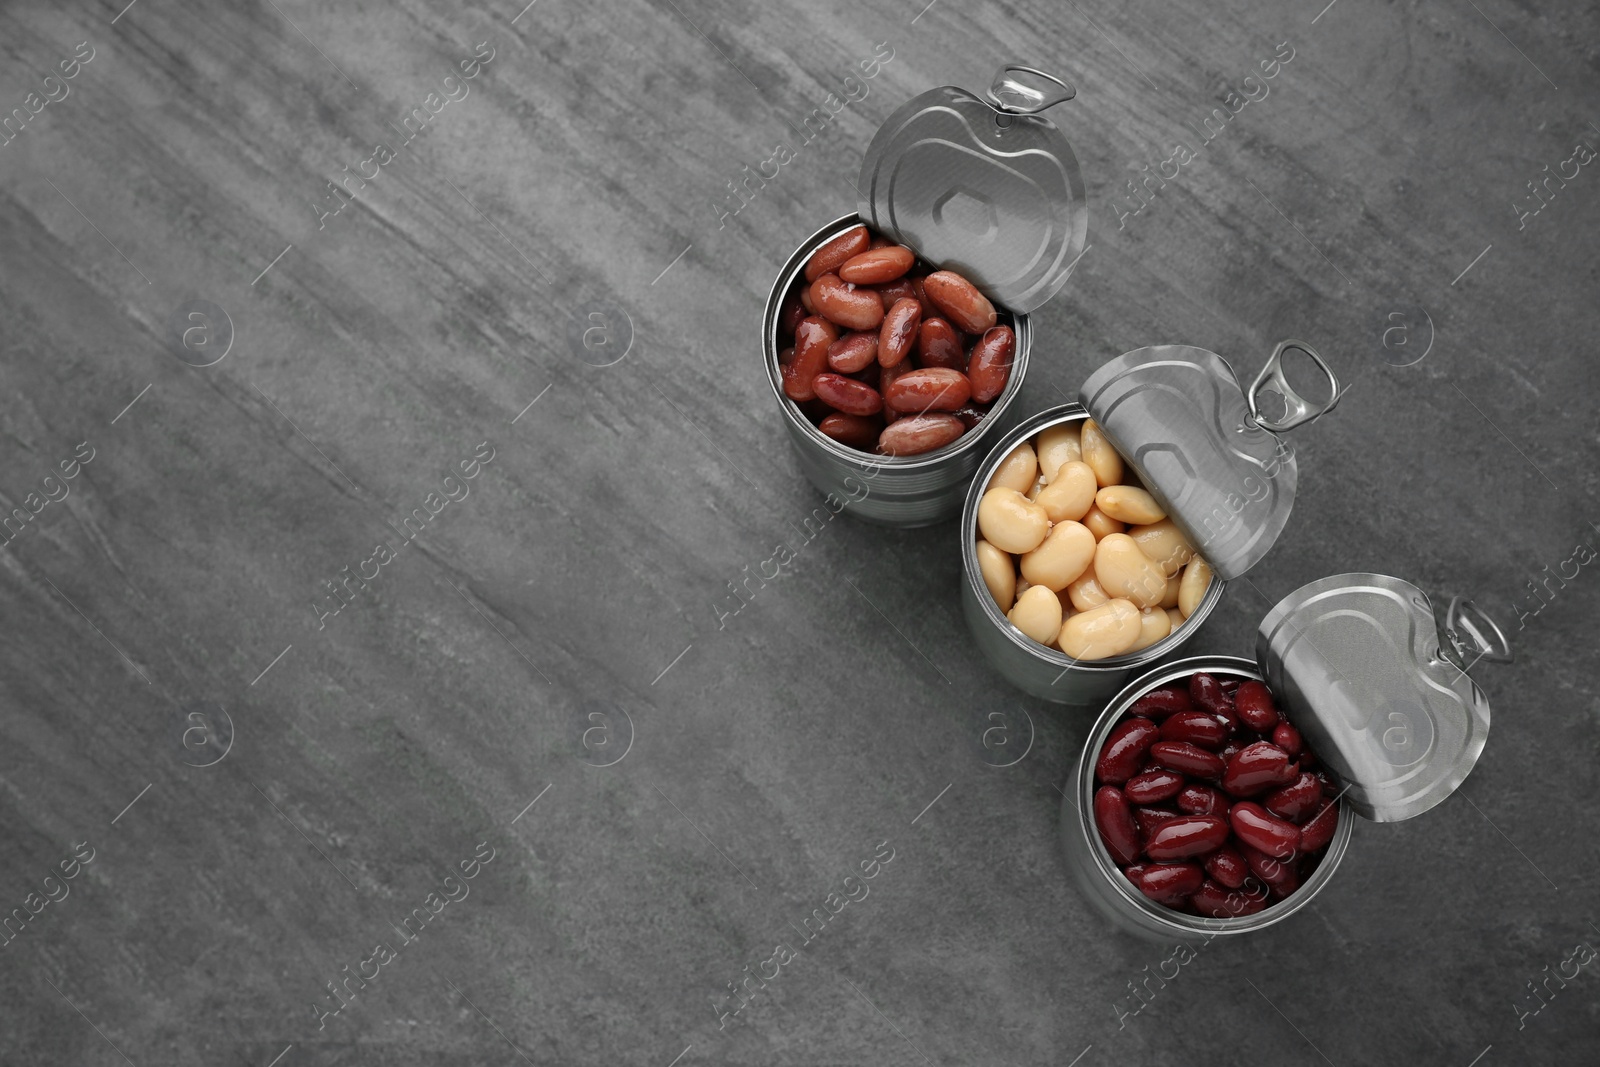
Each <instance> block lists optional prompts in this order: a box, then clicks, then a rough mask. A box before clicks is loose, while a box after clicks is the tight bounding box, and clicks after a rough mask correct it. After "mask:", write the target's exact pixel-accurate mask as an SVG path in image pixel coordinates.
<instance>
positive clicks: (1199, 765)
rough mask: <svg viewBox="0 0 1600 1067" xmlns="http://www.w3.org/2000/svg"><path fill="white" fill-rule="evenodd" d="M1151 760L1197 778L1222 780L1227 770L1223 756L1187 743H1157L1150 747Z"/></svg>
mask: <svg viewBox="0 0 1600 1067" xmlns="http://www.w3.org/2000/svg"><path fill="white" fill-rule="evenodd" d="M1150 759H1151V761H1152V762H1154V763H1158V764H1160V765H1161V766H1163V767H1166V768H1167V769H1168V770H1174V771H1181V772H1183V773H1184V774H1188V775H1193V776H1194V777H1196V778H1220V777H1221V776H1222V773H1223V771H1224V770H1225V769H1226V764H1224V763H1223V762H1222V757H1221V756H1219V755H1217V754H1216V753H1215V752H1207V751H1206V750H1205V749H1203V748H1201V747H1200V746H1199V745H1191V744H1190V743H1189V742H1187V741H1157V742H1156V743H1155V744H1153V745H1151V746H1150Z"/></svg>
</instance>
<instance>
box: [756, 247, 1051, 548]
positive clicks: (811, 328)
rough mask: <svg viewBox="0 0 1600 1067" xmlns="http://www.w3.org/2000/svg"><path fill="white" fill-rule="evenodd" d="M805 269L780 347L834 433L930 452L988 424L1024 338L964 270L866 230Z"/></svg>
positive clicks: (891, 449)
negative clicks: (944, 266)
mask: <svg viewBox="0 0 1600 1067" xmlns="http://www.w3.org/2000/svg"><path fill="white" fill-rule="evenodd" d="M803 273H804V280H803V281H797V282H796V283H795V287H794V289H793V290H791V291H790V292H789V294H788V295H787V296H786V297H785V299H784V302H783V304H782V307H781V310H780V311H779V314H778V334H779V339H778V348H779V349H780V351H784V352H788V351H789V350H790V349H791V348H792V349H793V356H792V357H791V358H788V359H786V360H780V363H781V367H780V369H781V371H782V381H783V393H784V395H785V396H786V397H788V398H789V399H790V400H792V401H794V402H795V403H796V404H798V405H800V406H801V410H802V411H803V412H804V413H805V414H806V415H807V417H808V418H810V419H811V421H812V422H813V423H814V424H816V425H817V428H818V429H819V430H820V431H821V432H822V433H823V435H824V436H826V437H829V438H832V439H833V440H835V441H838V442H839V443H840V444H842V445H846V446H848V447H850V448H855V449H858V450H860V451H862V452H873V453H877V454H879V455H886V456H914V455H920V454H922V453H924V452H931V451H933V450H935V449H939V448H943V447H945V446H946V445H948V444H950V443H952V442H953V441H955V440H956V439H957V438H959V437H960V436H961V435H962V434H964V433H966V432H967V431H969V430H971V429H973V428H974V427H976V426H977V425H979V424H980V423H981V422H982V420H983V419H984V417H985V416H987V415H988V413H989V408H990V405H991V404H993V403H994V401H996V400H997V399H999V397H1000V395H1001V394H1002V393H1004V392H1005V390H1006V386H1007V385H1008V384H1009V383H1010V381H1011V371H1012V366H1013V365H1014V363H1015V361H1016V349H1017V338H1016V334H1015V332H1014V331H1013V330H1012V328H1011V327H1010V326H1009V325H1006V324H1005V323H1002V322H1000V321H999V314H998V313H997V312H996V310H995V307H994V305H993V304H992V303H990V302H989V300H988V298H987V297H985V296H984V295H983V294H982V293H981V292H979V291H978V288H977V286H975V285H973V284H972V282H971V281H969V280H968V279H966V278H964V277H962V276H961V275H960V274H957V273H955V272H954V271H947V270H941V271H935V270H933V269H932V268H931V267H930V266H928V265H927V264H924V263H921V262H920V261H919V260H918V259H917V256H916V253H915V252H913V251H912V250H911V249H909V248H907V247H905V246H904V245H899V244H895V243H893V242H891V241H888V240H886V239H884V238H882V237H879V236H876V235H874V234H873V233H872V232H871V231H870V230H868V229H867V227H865V226H854V227H851V228H850V229H849V230H846V231H845V232H844V233H842V234H840V235H839V236H837V237H834V238H833V239H832V240H830V241H828V242H826V243H825V244H823V245H822V246H821V247H820V248H818V249H817V250H816V251H815V252H813V253H812V254H811V258H810V259H809V260H808V261H807V262H806V266H805V270H804V272H803ZM823 377H825V378H826V380H824V381H822V382H821V383H820V384H819V382H818V379H819V378H823ZM839 379H843V381H845V382H849V383H850V384H843V383H842V382H841V381H840V380H839ZM868 393H871V394H872V395H871V396H869V395H868ZM874 397H876V400H874V399H873V398H874ZM835 415H844V416H849V417H850V418H851V419H856V420H867V421H866V422H860V421H852V422H844V421H841V420H839V419H835V418H834V416H835ZM825 423H826V424H827V425H826V426H824V425H823V424H825ZM868 426H871V427H875V428H876V431H877V432H876V435H875V436H874V437H872V438H871V439H870V440H869V439H868V437H867V433H866V430H867V427H868ZM896 427H898V429H897V428H896ZM1074 458H1076V457H1074ZM1050 473H1051V474H1052V475H1053V473H1054V472H1053V471H1052V472H1050ZM1047 480H1048V479H1047ZM1031 488H1032V482H1031V480H1030V483H1029V484H1028V485H1024V486H1022V487H1021V491H1022V492H1023V493H1024V494H1027V493H1028V492H1029V490H1030V489H1031ZM1078 517H1080V518H1081V515H1080V516H1078Z"/></svg>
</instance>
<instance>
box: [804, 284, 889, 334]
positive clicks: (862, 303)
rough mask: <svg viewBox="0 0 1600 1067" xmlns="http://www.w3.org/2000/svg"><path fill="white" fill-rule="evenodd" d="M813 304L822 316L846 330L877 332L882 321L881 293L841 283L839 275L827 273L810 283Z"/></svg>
mask: <svg viewBox="0 0 1600 1067" xmlns="http://www.w3.org/2000/svg"><path fill="white" fill-rule="evenodd" d="M811 303H812V304H813V305H814V306H815V307H816V309H817V313H818V314H819V315H821V316H823V317H824V318H826V319H827V320H828V321H830V322H833V323H836V324H838V325H840V326H843V327H844V328H845V329H847V330H875V329H877V328H878V325H879V324H880V323H882V322H883V301H881V300H879V299H878V294H877V293H875V292H873V291H872V290H870V289H858V288H857V287H856V286H854V285H851V284H850V283H849V282H846V281H841V280H840V279H839V276H838V275H837V274H824V275H823V276H822V277H820V278H818V279H817V280H816V281H814V282H812V283H811Z"/></svg>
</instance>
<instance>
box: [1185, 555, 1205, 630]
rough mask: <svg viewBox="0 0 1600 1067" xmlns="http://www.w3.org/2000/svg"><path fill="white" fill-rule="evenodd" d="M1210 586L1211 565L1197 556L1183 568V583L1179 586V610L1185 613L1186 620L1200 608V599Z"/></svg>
mask: <svg viewBox="0 0 1600 1067" xmlns="http://www.w3.org/2000/svg"><path fill="white" fill-rule="evenodd" d="M1210 585H1211V565H1210V564H1209V563H1207V562H1206V561H1205V560H1203V559H1201V558H1200V557H1199V556H1196V557H1195V558H1194V559H1191V560H1190V561H1189V565H1188V566H1186V567H1184V568H1183V581H1182V584H1180V585H1179V586H1178V610H1179V611H1181V612H1183V617H1184V618H1186V619H1187V618H1188V617H1189V616H1190V615H1193V614H1194V609H1195V608H1197V607H1199V606H1200V598H1201V597H1203V596H1205V595H1206V589H1207V588H1209V587H1210Z"/></svg>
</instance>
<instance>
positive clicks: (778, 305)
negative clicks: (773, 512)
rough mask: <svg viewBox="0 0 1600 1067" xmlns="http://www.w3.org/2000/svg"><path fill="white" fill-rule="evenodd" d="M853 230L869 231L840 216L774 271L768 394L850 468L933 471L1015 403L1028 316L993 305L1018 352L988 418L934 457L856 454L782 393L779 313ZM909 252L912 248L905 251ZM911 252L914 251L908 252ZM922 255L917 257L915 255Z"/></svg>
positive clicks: (766, 354)
mask: <svg viewBox="0 0 1600 1067" xmlns="http://www.w3.org/2000/svg"><path fill="white" fill-rule="evenodd" d="M853 226H866V227H867V229H868V230H869V231H870V230H871V229H872V226H871V225H870V224H869V223H868V222H867V221H866V220H865V219H863V218H862V217H861V215H860V214H859V213H856V212H851V213H850V214H848V215H843V216H841V217H839V218H837V219H835V220H833V221H832V222H830V223H828V224H827V225H826V226H823V227H821V228H819V229H818V230H817V231H816V232H814V233H813V234H812V235H811V236H810V237H807V238H806V239H805V240H804V241H802V242H801V243H800V245H799V247H797V248H796V249H795V251H794V253H793V254H792V255H790V257H789V259H788V261H787V262H785V263H784V265H783V269H782V270H780V271H779V272H778V277H777V280H776V281H775V282H774V283H773V285H772V289H771V290H770V291H769V292H768V294H767V306H766V309H765V311H764V313H763V314H762V317H761V350H762V358H763V362H764V363H765V365H766V371H767V385H768V387H769V388H771V390H772V395H773V396H774V397H775V398H776V399H777V401H778V405H779V407H780V408H781V409H782V410H783V414H784V417H785V418H786V419H787V420H788V421H789V423H790V425H791V426H794V427H796V428H798V429H799V430H800V432H801V433H802V434H804V435H805V437H806V439H807V440H809V441H811V442H813V443H815V444H816V445H817V446H818V447H820V448H822V449H823V450H824V451H825V452H827V453H828V454H829V455H831V456H833V457H834V458H836V459H839V460H843V461H844V462H846V463H853V464H856V465H857V466H858V467H860V468H861V469H862V470H863V471H871V472H873V473H874V474H875V473H877V472H878V471H879V470H911V471H915V470H921V469H925V468H931V467H934V466H936V465H938V464H940V463H942V462H943V461H945V460H948V459H950V458H951V457H952V456H957V455H960V454H961V453H963V452H966V451H968V450H970V449H973V448H975V447H976V446H977V444H978V443H979V442H980V441H982V440H983V439H984V437H985V435H986V434H988V433H990V432H991V431H992V430H993V429H994V427H995V426H997V425H999V423H1000V422H1001V421H1002V417H1003V416H1004V414H1005V412H1006V410H1007V409H1008V408H1009V407H1010V406H1011V402H1012V401H1013V400H1015V399H1016V397H1017V394H1018V393H1019V392H1021V390H1022V380H1023V378H1024V377H1026V372H1027V369H1028V350H1029V348H1030V347H1031V345H1032V340H1033V331H1032V330H1031V329H1030V327H1029V319H1028V314H1027V313H1026V312H1018V311H1012V310H1011V309H1010V308H1007V307H1004V306H1003V305H999V304H997V305H995V310H996V311H998V312H1000V313H1001V314H1002V315H1005V316H1009V317H1010V319H1011V322H1010V323H1009V325H1010V326H1011V329H1012V331H1013V332H1014V333H1015V334H1016V339H1017V349H1016V359H1015V362H1013V363H1012V365H1011V378H1010V380H1009V381H1007V382H1006V387H1005V389H1004V391H1002V392H1001V394H1000V395H999V396H998V397H996V398H995V400H994V403H993V404H991V405H990V406H989V414H987V415H985V416H984V418H983V421H982V422H980V423H979V424H978V425H977V426H974V427H973V428H972V429H970V430H968V431H967V432H966V433H964V434H962V435H961V436H960V437H958V438H956V440H954V441H952V442H950V443H949V444H948V445H945V446H944V447H943V448H939V449H935V450H933V451H932V452H923V453H919V454H917V455H914V456H880V455H878V454H877V453H875V452H862V451H860V450H859V449H855V448H847V447H846V446H844V445H842V444H840V443H839V442H837V441H835V440H834V439H833V438H831V437H829V436H827V435H826V434H824V433H823V432H822V431H821V430H819V429H817V427H816V426H815V425H814V424H813V423H812V421H811V420H810V419H808V418H806V416H805V414H804V413H803V412H802V411H801V410H800V406H799V405H798V404H796V403H795V402H794V401H793V400H790V399H789V397H788V396H787V395H785V393H784V391H783V375H782V372H781V371H779V369H778V313H779V311H780V310H781V309H782V307H783V298H784V297H785V296H786V295H787V294H788V292H789V290H790V289H791V288H792V287H793V286H794V283H795V279H796V278H798V277H799V276H800V274H801V272H802V271H803V270H804V269H805V264H806V261H807V260H808V259H810V258H811V253H813V252H815V251H816V250H817V248H818V247H819V246H820V245H821V244H822V243H823V242H825V241H827V240H828V239H830V238H832V237H836V236H838V235H839V234H840V233H843V232H844V231H845V230H847V229H850V228H851V227H853ZM907 247H911V246H907ZM912 251H914V252H915V251H916V249H915V248H912ZM918 255H919V256H920V255H921V253H920V252H919V253H918Z"/></svg>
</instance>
